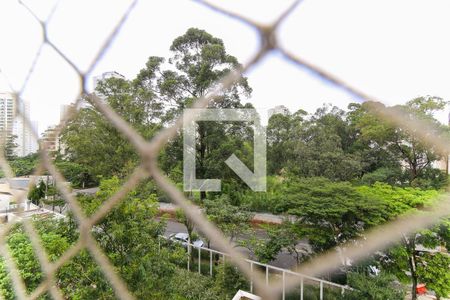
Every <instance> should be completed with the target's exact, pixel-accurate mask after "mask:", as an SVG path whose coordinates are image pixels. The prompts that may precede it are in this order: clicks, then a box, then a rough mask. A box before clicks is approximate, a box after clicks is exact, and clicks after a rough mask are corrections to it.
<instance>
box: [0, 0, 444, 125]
mask: <svg viewBox="0 0 450 300" xmlns="http://www.w3.org/2000/svg"><path fill="white" fill-rule="evenodd" d="M24 2H25V3H28V4H29V5H30V7H31V9H32V10H33V11H34V12H35V14H36V15H37V16H38V17H39V18H40V19H42V20H44V19H46V18H47V16H48V14H49V12H50V11H51V9H52V7H53V6H54V4H55V2H56V1H53V0H45V1H43V0H40V1H30V0H28V1H24ZM216 2H217V3H219V4H220V5H221V6H223V7H226V8H229V9H231V10H234V11H238V12H239V13H241V14H243V15H246V16H248V17H250V18H252V19H254V20H257V21H259V22H270V21H271V20H273V19H275V18H276V17H277V16H278V15H279V13H281V12H282V11H283V10H284V9H285V8H286V7H287V6H288V5H289V4H290V1H280V0H277V1H256V0H255V1H249V0H247V1H242V0H240V1H239V0H233V1H230V0H229V1H216ZM222 2H226V3H222ZM128 5H129V1H111V0H101V1H99V0H89V1H88V0H83V1H80V0H73V1H72V0H71V1H69V0H61V1H60V2H59V4H58V6H57V8H56V11H55V13H54V15H53V18H52V19H51V21H50V22H49V23H48V37H49V39H50V40H51V41H52V42H53V43H54V44H55V45H57V46H58V47H59V48H60V49H61V51H62V52H63V53H65V54H66V55H67V56H68V57H69V58H70V59H71V60H72V61H73V62H74V63H75V64H76V65H77V66H78V67H79V68H80V69H81V70H86V69H87V68H88V66H89V64H90V62H91V60H92V59H93V58H94V56H95V54H96V52H97V50H98V49H99V47H100V45H101V44H102V43H103V41H104V39H105V38H106V37H107V36H108V34H109V32H110V31H111V30H112V28H113V26H114V25H115V24H116V23H117V21H118V20H119V18H120V16H121V14H122V13H123V12H124V11H125V10H126V8H127V6H128ZM449 13H450V2H449V1H447V0H441V1H438V0H428V1H425V0H424V1H414V0H396V1H392V0H377V1H362V0H341V1H336V0H314V1H313V0H305V1H303V3H301V4H300V5H299V6H298V8H297V9H296V10H295V12H293V13H292V14H291V15H290V16H289V18H288V19H287V20H286V21H285V22H284V23H283V26H282V27H281V28H280V29H279V37H280V42H281V43H282V44H283V45H285V46H286V47H287V48H288V49H289V50H291V51H292V52H294V53H296V54H298V55H299V56H301V57H303V58H305V59H307V60H309V61H311V62H313V63H315V64H317V65H319V66H321V67H322V68H324V69H326V70H328V71H330V72H331V73H334V74H335V75H338V76H340V77H341V78H342V79H344V80H346V81H347V82H349V83H351V84H353V85H355V86H357V87H359V88H360V89H362V90H363V91H365V92H366V93H369V94H371V95H373V96H375V97H377V98H378V99H380V100H382V101H383V102H384V103H385V104H388V105H391V104H397V103H404V102H406V101H408V100H410V99H412V98H414V97H417V96H422V95H433V96H440V97H443V98H444V99H446V100H450V82H449V78H450V76H449V75H450V43H449V36H450V34H449V31H450V18H449V17H448V16H449ZM189 27H197V28H200V29H204V30H206V31H208V32H210V33H211V34H213V35H214V36H217V37H219V38H222V39H223V41H224V43H225V46H226V48H227V50H228V52H229V53H230V54H232V55H234V56H236V57H237V58H238V59H239V60H240V61H241V62H245V61H247V60H248V59H249V58H250V57H251V55H252V54H253V53H254V52H255V51H256V50H257V48H258V35H257V33H256V32H255V31H254V30H253V29H252V28H251V27H248V26H246V25H244V24H242V23H240V22H238V21H236V20H233V19H230V18H228V17H226V16H223V15H221V14H219V13H216V12H213V11H211V10H209V9H207V8H205V7H203V6H202V5H200V4H198V3H196V2H190V1H182V0H170V1H167V0H166V1H144V0H141V1H139V2H138V4H137V6H136V7H135V9H134V10H133V12H132V13H131V15H130V17H129V19H128V20H127V22H126V23H125V25H124V26H123V28H122V30H121V31H120V34H119V35H118V36H117V38H116V39H115V41H114V43H113V45H112V46H111V47H110V48H109V50H108V52H107V53H106V55H105V56H104V57H103V59H102V60H101V61H99V63H98V65H97V67H96V69H95V71H94V72H93V75H98V74H100V73H102V72H105V71H117V72H119V73H121V74H123V75H125V76H126V77H127V78H129V79H132V78H134V76H135V75H136V74H137V72H139V70H140V69H141V68H142V67H143V66H144V64H145V62H146V60H147V58H148V57H149V56H153V55H157V56H163V57H168V56H169V55H170V53H169V47H170V44H171V42H172V40H173V39H174V38H176V37H177V36H179V35H182V34H183V33H184V32H185V31H186V30H187V29H188V28H189ZM42 40H43V35H42V31H41V28H40V26H39V23H38V22H36V21H35V20H34V19H33V17H32V16H31V15H30V13H29V12H27V10H26V9H24V7H22V6H21V5H19V4H18V3H17V1H11V0H1V2H0V41H1V47H0V70H1V72H2V74H1V75H2V76H0V91H8V85H7V84H6V81H5V80H4V78H3V77H6V78H7V79H8V81H9V82H11V84H12V85H13V87H14V88H15V89H18V88H20V87H21V85H22V84H23V81H24V79H25V75H26V74H27V71H28V69H29V67H30V65H31V63H32V60H33V57H34V55H35V53H36V51H37V49H38V48H39V45H40V44H41V43H42ZM247 76H248V77H249V82H250V85H251V87H252V88H253V94H252V97H251V99H249V100H248V101H249V102H252V103H253V104H254V105H255V107H257V108H259V109H268V108H271V107H273V106H275V105H280V104H283V105H285V106H287V107H288V108H289V109H290V110H291V111H296V110H297V109H299V108H302V109H305V110H307V111H309V112H314V111H315V109H316V108H317V107H319V106H321V105H322V104H323V103H332V104H334V105H337V106H339V107H342V108H345V107H346V106H347V104H348V103H349V102H352V101H355V99H354V98H353V97H352V96H351V95H349V94H346V93H345V92H343V91H341V90H340V89H339V88H336V87H334V86H332V85H330V84H329V83H327V82H324V81H322V80H320V79H318V78H317V77H315V76H313V75H312V74H310V73H309V72H308V71H305V70H302V69H300V68H298V67H297V66H295V65H292V64H291V63H289V62H287V61H285V60H283V59H282V58H280V57H279V56H278V55H277V54H272V55H270V56H268V57H266V59H264V60H263V61H262V62H261V63H260V64H259V65H258V66H257V67H256V68H254V69H252V71H251V72H250V73H248V74H247ZM90 81H91V80H90ZM79 84H80V83H79V81H78V79H77V76H76V73H75V72H74V71H73V69H71V67H70V66H69V65H68V64H66V63H65V62H64V61H63V60H62V59H61V58H60V57H59V55H58V54H57V53H56V52H55V51H54V50H53V49H51V48H50V47H48V46H45V47H44V49H43V51H42V53H41V56H40V57H39V60H38V63H37V65H36V68H35V70H34V72H33V74H32V75H31V77H30V80H29V82H28V84H27V86H26V88H25V90H24V93H23V98H24V99H25V100H28V101H30V102H31V118H32V119H35V120H37V121H38V122H39V131H40V132H42V131H44V130H45V128H46V127H47V126H49V125H51V124H55V123H57V122H58V121H59V113H60V106H61V104H65V103H66V104H67V103H70V102H72V101H73V100H74V99H75V98H76V96H77V94H78V93H79V88H80V85H79ZM90 85H92V82H90ZM446 115H447V112H442V113H441V114H440V115H439V119H440V120H442V121H444V120H446Z"/></svg>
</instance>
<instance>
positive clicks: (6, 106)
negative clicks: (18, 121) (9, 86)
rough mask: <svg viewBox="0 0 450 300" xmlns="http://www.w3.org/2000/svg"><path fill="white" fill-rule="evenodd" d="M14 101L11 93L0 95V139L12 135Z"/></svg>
mask: <svg viewBox="0 0 450 300" xmlns="http://www.w3.org/2000/svg"><path fill="white" fill-rule="evenodd" d="M15 104H16V99H15V97H14V95H13V94H11V93H0V132H1V133H2V138H4V137H5V136H6V137H9V136H11V134H12V130H13V124H14V114H15V110H16V107H15Z"/></svg>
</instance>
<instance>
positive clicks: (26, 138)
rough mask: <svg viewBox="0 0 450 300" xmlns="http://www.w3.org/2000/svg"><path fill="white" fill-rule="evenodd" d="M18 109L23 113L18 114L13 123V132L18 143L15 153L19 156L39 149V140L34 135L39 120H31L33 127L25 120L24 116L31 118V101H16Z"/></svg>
mask: <svg viewBox="0 0 450 300" xmlns="http://www.w3.org/2000/svg"><path fill="white" fill-rule="evenodd" d="M16 110H17V111H20V112H21V114H20V115H17V116H16V118H15V119H14V123H13V131H12V134H13V135H15V136H16V139H15V143H16V145H17V147H16V149H15V154H16V155H17V156H26V155H29V154H31V153H36V152H37V151H38V142H37V140H36V139H35V138H34V137H33V130H34V131H35V132H37V130H38V128H37V122H33V121H31V122H30V123H31V126H32V128H30V127H29V126H28V124H27V123H26V122H25V121H24V117H25V118H26V119H28V120H30V103H29V102H27V101H22V102H21V103H18V102H16Z"/></svg>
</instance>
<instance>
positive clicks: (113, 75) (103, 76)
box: [94, 71, 125, 91]
mask: <svg viewBox="0 0 450 300" xmlns="http://www.w3.org/2000/svg"><path fill="white" fill-rule="evenodd" d="M109 78H119V79H125V76H123V75H122V74H120V73H118V72H116V71H109V72H103V73H102V74H101V75H98V76H94V91H95V89H96V88H97V85H98V83H99V82H100V81H102V80H105V79H109Z"/></svg>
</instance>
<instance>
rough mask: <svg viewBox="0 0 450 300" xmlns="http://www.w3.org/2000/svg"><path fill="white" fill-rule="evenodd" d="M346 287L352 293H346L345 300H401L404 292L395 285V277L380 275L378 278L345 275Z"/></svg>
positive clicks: (357, 274)
mask: <svg viewBox="0 0 450 300" xmlns="http://www.w3.org/2000/svg"><path fill="white" fill-rule="evenodd" d="M347 278H348V283H347V284H348V285H349V286H351V287H352V288H353V289H354V290H353V291H346V292H345V293H344V297H343V299H345V300H386V299H389V300H403V299H405V291H404V290H403V289H402V288H401V287H400V286H399V285H396V284H395V283H394V282H395V276H393V275H391V274H384V273H381V274H380V275H378V276H374V277H371V276H368V275H365V274H360V273H349V274H348V275H347Z"/></svg>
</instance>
